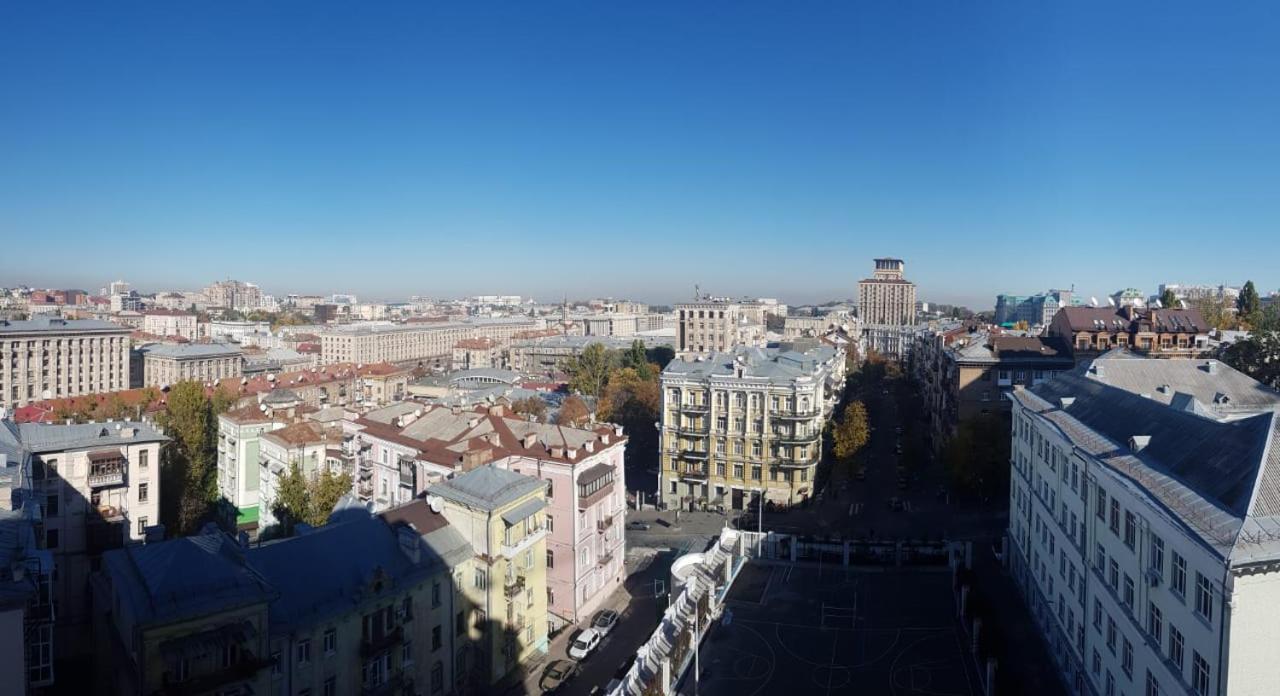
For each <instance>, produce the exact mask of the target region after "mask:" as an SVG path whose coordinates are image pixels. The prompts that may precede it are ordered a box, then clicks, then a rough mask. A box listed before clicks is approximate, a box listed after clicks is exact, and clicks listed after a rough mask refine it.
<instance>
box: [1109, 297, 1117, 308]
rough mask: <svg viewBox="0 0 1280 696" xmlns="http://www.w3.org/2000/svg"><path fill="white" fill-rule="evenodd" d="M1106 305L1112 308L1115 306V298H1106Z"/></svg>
mask: <svg viewBox="0 0 1280 696" xmlns="http://www.w3.org/2000/svg"><path fill="white" fill-rule="evenodd" d="M1107 304H1108V305H1110V306H1112V307H1114V306H1116V300H1115V298H1114V297H1108V298H1107Z"/></svg>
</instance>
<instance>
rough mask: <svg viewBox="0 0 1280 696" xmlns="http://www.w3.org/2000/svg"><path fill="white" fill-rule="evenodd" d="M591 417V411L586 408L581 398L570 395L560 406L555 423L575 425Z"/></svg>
mask: <svg viewBox="0 0 1280 696" xmlns="http://www.w3.org/2000/svg"><path fill="white" fill-rule="evenodd" d="M590 417H591V410H590V409H588V408H587V404H586V402H585V401H583V400H582V397H580V396H578V395H577V394H570V395H569V396H568V397H566V398H565V400H564V403H561V404H560V412H559V413H558V414H557V415H556V422H557V423H559V424H561V425H577V424H578V423H582V422H584V421H586V420H587V419H589V418H590Z"/></svg>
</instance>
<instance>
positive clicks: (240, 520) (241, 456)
mask: <svg viewBox="0 0 1280 696" xmlns="http://www.w3.org/2000/svg"><path fill="white" fill-rule="evenodd" d="M289 422H290V419H288V418H282V417H277V416H276V415H275V414H274V413H272V412H271V410H270V409H262V408H259V407H258V405H256V404H255V405H252V406H245V407H243V408H238V409H235V410H232V411H227V412H226V413H222V414H219V415H218V442H217V452H218V492H219V493H220V494H221V495H222V497H223V498H224V499H225V500H226V501H227V502H228V504H230V505H231V506H233V507H234V508H235V516H236V519H235V522H236V526H237V527H256V525H257V524H258V521H259V508H258V491H259V485H260V480H261V464H259V458H260V456H259V450H260V448H261V439H260V438H261V436H262V434H263V433H268V432H271V431H273V430H279V429H280V428H283V427H285V426H286V425H288V424H289Z"/></svg>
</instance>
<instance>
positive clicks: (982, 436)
mask: <svg viewBox="0 0 1280 696" xmlns="http://www.w3.org/2000/svg"><path fill="white" fill-rule="evenodd" d="M942 459H943V462H944V463H945V464H946V467H947V473H948V474H949V476H950V478H951V481H952V483H953V484H954V485H955V487H956V488H957V489H959V490H963V491H969V492H972V493H978V494H981V495H984V496H988V497H996V496H997V495H1001V494H1003V492H1004V491H1007V489H1008V482H1009V426H1008V423H1007V422H1006V421H1005V419H1003V418H1001V417H1000V416H995V415H987V416H979V417H977V418H973V419H971V420H967V421H963V422H961V423H960V426H959V427H958V428H957V429H956V434H955V435H953V436H952V437H951V439H950V440H948V441H947V444H946V447H945V448H944V449H943V455H942Z"/></svg>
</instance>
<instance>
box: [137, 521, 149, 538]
mask: <svg viewBox="0 0 1280 696" xmlns="http://www.w3.org/2000/svg"><path fill="white" fill-rule="evenodd" d="M147 524H148V520H147V518H145V517H139V518H138V536H142V535H144V534H146V533H147Z"/></svg>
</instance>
